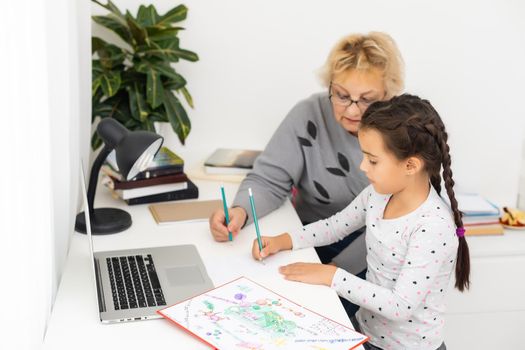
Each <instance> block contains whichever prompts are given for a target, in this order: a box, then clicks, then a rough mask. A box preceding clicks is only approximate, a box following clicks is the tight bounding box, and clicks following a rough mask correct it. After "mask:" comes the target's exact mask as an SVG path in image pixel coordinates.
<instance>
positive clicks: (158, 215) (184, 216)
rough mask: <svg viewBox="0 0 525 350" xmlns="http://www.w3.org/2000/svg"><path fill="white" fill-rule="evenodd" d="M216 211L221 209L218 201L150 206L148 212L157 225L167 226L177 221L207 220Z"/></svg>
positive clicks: (220, 203)
mask: <svg viewBox="0 0 525 350" xmlns="http://www.w3.org/2000/svg"><path fill="white" fill-rule="evenodd" d="M217 209H222V202H221V201H220V200H218V199H217V200H209V201H193V202H180V203H163V204H152V205H150V206H149V210H150V212H151V215H153V218H154V219H155V221H156V222H157V224H159V225H162V224H169V223H174V222H178V221H199V220H208V219H209V217H210V216H211V214H212V213H213V212H214V211H216V210H217Z"/></svg>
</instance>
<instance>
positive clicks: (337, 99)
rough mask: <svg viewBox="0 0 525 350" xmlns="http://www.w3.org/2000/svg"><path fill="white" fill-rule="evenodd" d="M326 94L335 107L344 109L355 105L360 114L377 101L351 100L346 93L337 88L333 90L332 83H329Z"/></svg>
mask: <svg viewBox="0 0 525 350" xmlns="http://www.w3.org/2000/svg"><path fill="white" fill-rule="evenodd" d="M328 93H329V94H328V97H329V98H330V101H332V102H333V103H334V104H336V105H337V106H341V107H345V109H346V108H349V107H350V106H351V105H352V104H354V103H355V104H356V105H357V108H359V110H360V111H361V112H364V111H366V109H367V108H368V106H370V105H371V104H372V103H374V102H376V101H377V99H373V100H370V99H367V98H362V99H359V100H352V97H351V96H350V95H349V94H348V92H346V91H345V90H343V89H341V88H338V87H337V86H336V87H335V88H334V85H333V84H332V82H330V87H329V91H328Z"/></svg>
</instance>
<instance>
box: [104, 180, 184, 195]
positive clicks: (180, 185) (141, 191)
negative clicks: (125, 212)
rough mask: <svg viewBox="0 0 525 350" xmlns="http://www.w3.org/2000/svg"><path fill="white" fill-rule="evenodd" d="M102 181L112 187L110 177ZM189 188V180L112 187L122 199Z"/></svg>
mask: <svg viewBox="0 0 525 350" xmlns="http://www.w3.org/2000/svg"><path fill="white" fill-rule="evenodd" d="M102 183H103V184H104V186H106V187H108V188H110V189H111V184H112V181H111V179H109V178H108V177H106V178H104V179H102ZM187 188H188V182H187V181H184V182H174V183H167V184H160V185H153V186H146V187H137V188H129V189H125V190H124V189H121V190H118V189H111V190H112V191H113V193H115V194H116V195H117V196H118V197H119V198H122V199H131V198H137V197H144V196H150V195H154V194H162V193H166V192H172V191H179V190H185V189H187Z"/></svg>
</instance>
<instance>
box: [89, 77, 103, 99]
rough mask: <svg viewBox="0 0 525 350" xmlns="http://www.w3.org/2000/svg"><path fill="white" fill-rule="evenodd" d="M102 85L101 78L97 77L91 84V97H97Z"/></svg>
mask: <svg viewBox="0 0 525 350" xmlns="http://www.w3.org/2000/svg"><path fill="white" fill-rule="evenodd" d="M101 85H102V81H101V79H100V77H97V78H96V79H94V80H93V81H92V82H91V96H95V95H96V94H97V91H99V88H100V86H101Z"/></svg>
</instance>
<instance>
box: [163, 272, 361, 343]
mask: <svg viewBox="0 0 525 350" xmlns="http://www.w3.org/2000/svg"><path fill="white" fill-rule="evenodd" d="M159 313H160V314H161V315H163V316H164V317H166V318H169V319H171V320H172V321H174V322H175V323H177V324H178V325H179V326H181V327H183V328H185V329H187V330H188V331H189V332H191V333H193V335H195V336H197V337H199V338H200V339H201V340H204V341H206V342H208V343H209V344H211V345H213V346H214V347H216V348H218V349H228V350H234V349H239V350H240V349H243V350H247V349H250V350H273V349H280V350H282V349H287V350H288V349H318V350H319V349H334V350H335V349H337V350H343V349H344V350H346V349H353V348H354V347H357V346H358V345H360V344H362V343H363V342H364V341H365V340H366V339H367V337H366V336H364V335H362V334H359V333H357V332H355V331H354V330H352V329H350V328H348V327H345V326H343V325H341V324H339V323H337V322H335V321H332V320H330V319H327V318H325V317H323V316H321V315H318V314H316V313H314V312H312V311H309V310H307V309H305V308H303V307H301V306H299V305H297V304H295V303H293V302H292V301H290V300H288V299H286V298H284V297H282V296H279V295H278V294H276V293H274V292H272V291H270V290H269V289H266V288H265V287H263V286H261V285H259V284H257V283H255V282H253V281H251V280H249V279H247V278H245V277H241V278H239V279H236V280H234V281H232V282H229V283H227V284H225V285H223V286H221V287H218V288H216V289H213V290H212V291H209V292H207V293H204V294H202V295H200V296H197V297H194V298H192V299H189V300H186V301H184V302H181V303H179V304H176V305H174V306H171V307H168V308H166V309H163V310H161V311H159Z"/></svg>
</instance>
